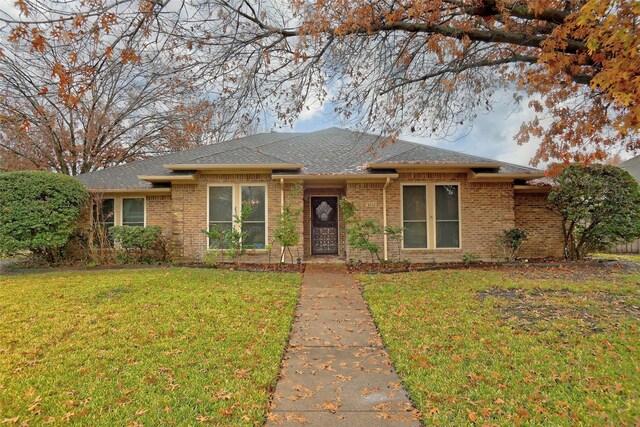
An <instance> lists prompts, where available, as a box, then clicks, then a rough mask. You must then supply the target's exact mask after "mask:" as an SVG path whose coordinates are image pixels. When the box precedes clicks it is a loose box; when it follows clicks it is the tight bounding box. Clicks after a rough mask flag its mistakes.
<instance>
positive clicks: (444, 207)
mask: <svg viewBox="0 0 640 427" xmlns="http://www.w3.org/2000/svg"><path fill="white" fill-rule="evenodd" d="M457 219H458V186H457V185H436V221H442V220H457Z"/></svg>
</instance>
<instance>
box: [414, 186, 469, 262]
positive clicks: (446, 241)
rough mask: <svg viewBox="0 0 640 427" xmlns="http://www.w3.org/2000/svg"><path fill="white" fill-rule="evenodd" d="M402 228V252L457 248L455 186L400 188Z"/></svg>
mask: <svg viewBox="0 0 640 427" xmlns="http://www.w3.org/2000/svg"><path fill="white" fill-rule="evenodd" d="M402 227H403V228H404V232H403V247H404V248H405V249H447V248H449V249H450V248H459V247H460V194H459V187H458V185H457V184H422V185H417V184H416V185H414V184H409V185H403V186H402Z"/></svg>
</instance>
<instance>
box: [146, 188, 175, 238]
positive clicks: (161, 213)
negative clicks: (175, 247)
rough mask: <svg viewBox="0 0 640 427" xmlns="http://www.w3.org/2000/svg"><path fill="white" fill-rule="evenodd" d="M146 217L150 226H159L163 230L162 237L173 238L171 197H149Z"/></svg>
mask: <svg viewBox="0 0 640 427" xmlns="http://www.w3.org/2000/svg"><path fill="white" fill-rule="evenodd" d="M146 199H147V205H146V210H147V212H146V215H147V225H148V226H159V227H161V228H162V235H163V236H164V237H165V238H167V239H170V238H171V235H172V234H171V225H172V221H171V220H172V215H171V208H172V206H173V205H172V203H171V196H147V197H146Z"/></svg>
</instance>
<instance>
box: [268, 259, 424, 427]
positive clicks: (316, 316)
mask: <svg viewBox="0 0 640 427" xmlns="http://www.w3.org/2000/svg"><path fill="white" fill-rule="evenodd" d="M416 414H417V412H416V411H415V409H414V407H413V405H412V404H411V402H410V401H409V399H408V397H407V394H406V393H405V391H404V389H403V388H402V385H401V383H400V380H399V379H398V376H397V374H396V372H395V370H394V369H393V366H392V365H391V361H390V360H389V356H388V355H387V352H386V350H385V349H384V347H383V346H382V343H381V340H380V336H379V335H378V332H377V330H376V328H375V326H374V324H373V319H372V318H371V315H370V314H369V311H368V310H367V307H366V305H365V303H364V300H363V299H362V295H361V294H360V291H359V290H358V287H357V285H356V282H355V280H354V279H353V277H352V276H351V275H350V274H348V273H347V272H346V269H345V266H337V265H307V268H306V272H305V274H304V278H303V281H302V294H301V297H300V302H299V304H298V308H297V310H296V319H295V321H294V324H293V330H292V334H291V339H290V341H289V348H288V349H287V353H286V355H285V358H284V361H283V367H282V372H281V378H280V380H279V381H278V384H277V386H276V391H275V396H274V401H273V403H272V408H271V412H270V413H269V415H268V421H267V425H269V426H273V425H300V424H304V425H310V426H328V425H336V424H340V425H345V426H347V425H348V426H367V427H375V426H389V425H405V426H419V425H420V423H419V422H418V421H417V419H416Z"/></svg>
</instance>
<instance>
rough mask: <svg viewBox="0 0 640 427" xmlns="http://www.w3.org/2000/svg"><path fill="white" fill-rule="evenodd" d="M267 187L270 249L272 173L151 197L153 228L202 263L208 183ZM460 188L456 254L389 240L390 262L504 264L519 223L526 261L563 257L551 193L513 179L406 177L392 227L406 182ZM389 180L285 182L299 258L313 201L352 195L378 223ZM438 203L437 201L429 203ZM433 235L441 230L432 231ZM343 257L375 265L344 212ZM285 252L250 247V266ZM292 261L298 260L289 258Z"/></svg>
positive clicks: (274, 208) (393, 198)
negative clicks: (505, 247)
mask: <svg viewBox="0 0 640 427" xmlns="http://www.w3.org/2000/svg"><path fill="white" fill-rule="evenodd" d="M225 183H229V184H245V183H248V184H251V183H260V184H265V185H266V187H267V209H268V217H267V235H268V238H267V244H269V243H272V242H273V231H274V229H275V227H276V220H277V216H278V215H279V213H280V208H281V206H280V182H279V181H277V180H273V179H272V177H271V174H267V173H246V174H225V173H218V174H200V175H199V177H198V182H197V183H195V184H174V185H173V187H172V194H171V195H170V196H169V195H162V196H160V195H147V196H146V199H147V205H146V206H147V212H146V215H147V224H148V225H159V226H161V227H162V229H163V233H164V234H165V236H167V237H168V238H169V239H170V242H171V249H172V252H173V255H174V257H175V258H176V259H182V260H202V259H203V257H204V255H205V254H206V252H207V247H206V245H207V239H206V235H205V234H204V230H206V228H207V221H208V219H207V192H208V190H207V188H208V184H225ZM405 183H406V184H408V183H415V184H427V185H429V184H454V183H455V184H458V185H459V195H460V215H461V217H460V221H461V234H460V241H461V248H456V249H433V248H432V249H411V250H405V249H402V248H401V246H400V242H394V241H392V240H390V239H389V242H388V257H389V259H410V260H411V261H414V262H431V261H436V262H442V261H460V260H461V259H462V256H463V254H465V253H471V252H473V253H475V254H477V255H478V256H480V258H481V259H483V260H487V261H490V260H494V261H495V260H497V259H499V258H500V257H501V254H502V252H501V250H500V249H499V247H498V245H497V238H498V235H499V233H500V231H501V230H503V229H507V228H511V227H514V226H517V227H520V228H524V229H526V230H527V231H528V232H529V240H528V241H527V242H525V244H524V246H523V248H522V252H521V256H525V257H542V256H561V255H562V231H561V224H560V221H559V218H558V217H557V216H556V215H554V214H553V213H552V212H551V211H549V210H548V209H547V208H546V193H524V192H522V193H520V192H516V193H515V194H514V190H513V185H512V183H509V182H470V181H469V180H468V179H467V174H466V173H444V172H443V173H436V172H433V173H427V172H425V173H402V174H400V176H399V178H398V179H396V180H393V181H391V182H390V184H389V186H388V187H387V223H388V224H389V225H392V226H402V217H401V215H402V213H401V212H402V211H401V191H402V190H401V188H402V187H401V186H402V184H405ZM383 187H384V182H347V183H346V184H345V185H344V186H339V185H336V186H332V187H331V188H315V187H313V186H307V188H304V190H302V189H301V188H300V187H298V186H297V185H296V184H294V183H290V182H287V183H286V184H285V201H286V203H290V204H291V206H292V207H293V208H294V209H300V210H301V211H302V215H301V221H300V223H299V225H298V232H299V233H300V234H301V236H302V238H301V241H300V245H299V246H297V247H294V248H292V249H291V252H292V254H293V257H294V261H295V258H297V257H298V256H299V257H300V258H302V259H303V260H308V259H309V258H310V257H311V212H310V211H311V208H310V203H311V197H312V196H323V195H337V196H338V197H342V196H343V195H345V196H347V197H348V198H349V199H350V200H351V201H352V202H353V203H354V204H355V205H356V207H357V208H358V210H359V213H360V215H361V216H362V217H368V218H374V219H376V220H378V221H379V223H380V225H382V223H383V195H382V194H383ZM427 203H433V200H427ZM429 231H430V232H432V231H433V230H432V229H431V228H430V229H429ZM338 233H339V254H338V256H339V257H340V258H343V259H347V260H349V259H354V260H357V259H360V260H362V261H367V262H368V261H370V260H371V259H370V256H369V253H367V252H365V253H359V252H356V251H353V250H352V249H351V248H349V247H348V246H347V245H346V242H345V240H346V230H345V224H344V222H343V219H342V215H341V214H340V215H339V231H338ZM375 241H376V242H377V243H378V244H379V245H380V257H381V258H382V257H383V238H382V236H378V237H376V238H375ZM280 253H281V252H280V248H279V247H278V246H277V245H276V244H274V245H273V247H272V249H271V251H270V253H269V252H268V251H267V250H250V251H249V253H248V254H247V255H246V256H245V257H244V259H242V261H244V262H268V261H269V260H270V261H271V262H278V260H279V258H280ZM286 261H287V262H289V261H290V258H289V255H288V253H287V254H286Z"/></svg>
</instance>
